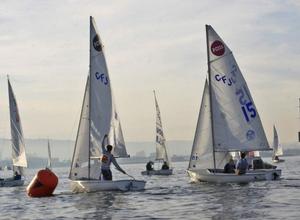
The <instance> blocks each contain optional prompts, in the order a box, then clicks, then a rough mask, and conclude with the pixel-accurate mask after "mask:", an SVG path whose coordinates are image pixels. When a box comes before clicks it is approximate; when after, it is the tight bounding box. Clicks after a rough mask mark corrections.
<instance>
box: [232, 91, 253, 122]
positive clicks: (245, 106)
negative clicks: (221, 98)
mask: <svg viewBox="0 0 300 220" xmlns="http://www.w3.org/2000/svg"><path fill="white" fill-rule="evenodd" d="M235 94H236V95H237V96H238V97H239V102H240V104H241V109H242V112H243V115H244V118H245V120H246V121H247V122H249V121H250V117H251V118H255V117H256V115H257V114H256V110H255V107H254V105H253V103H252V102H251V100H248V99H247V96H248V95H247V92H246V91H245V88H241V89H237V90H236V92H235ZM248 98H249V97H248ZM249 99H250V98H249Z"/></svg>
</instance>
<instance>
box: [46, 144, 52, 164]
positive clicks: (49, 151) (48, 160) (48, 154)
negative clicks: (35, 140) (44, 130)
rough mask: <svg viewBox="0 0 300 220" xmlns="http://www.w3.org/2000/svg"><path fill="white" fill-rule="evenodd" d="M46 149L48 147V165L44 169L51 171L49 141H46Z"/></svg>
mask: <svg viewBox="0 0 300 220" xmlns="http://www.w3.org/2000/svg"><path fill="white" fill-rule="evenodd" d="M47 147H48V163H47V166H46V168H48V169H51V168H52V161H51V160H52V159H51V149H50V141H49V139H48V144H47Z"/></svg>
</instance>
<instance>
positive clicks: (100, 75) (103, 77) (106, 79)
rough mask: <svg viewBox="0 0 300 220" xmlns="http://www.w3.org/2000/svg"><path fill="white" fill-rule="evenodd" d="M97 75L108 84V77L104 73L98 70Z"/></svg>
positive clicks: (98, 78)
mask: <svg viewBox="0 0 300 220" xmlns="http://www.w3.org/2000/svg"><path fill="white" fill-rule="evenodd" d="M95 77H96V79H97V80H100V81H101V82H102V83H103V84H104V85H107V84H108V77H107V76H105V74H104V73H98V72H96V73H95Z"/></svg>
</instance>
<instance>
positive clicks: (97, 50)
mask: <svg viewBox="0 0 300 220" xmlns="http://www.w3.org/2000/svg"><path fill="white" fill-rule="evenodd" d="M106 134H108V135H109V143H110V144H112V145H113V147H114V153H115V154H116V156H119V157H125V156H126V157H127V156H128V155H127V153H126V149H125V143H124V138H123V134H122V130H121V124H120V120H119V117H118V114H117V111H116V107H115V104H114V101H113V96H112V89H111V82H110V79H109V74H108V69H107V66H106V61H105V56H104V52H103V45H102V42H101V39H100V36H99V34H98V32H97V29H96V25H95V21H94V19H93V18H92V17H90V72H89V77H88V80H87V86H86V90H85V96H84V101H83V106H82V111H81V117H80V122H79V128H78V133H77V140H76V144H75V150H74V155H73V160H72V167H71V172H70V179H73V180H74V179H83V178H88V179H98V178H99V175H100V171H101V170H100V169H101V166H100V162H99V160H98V158H100V156H101V150H100V149H101V144H102V140H103V138H104V136H105V135H106Z"/></svg>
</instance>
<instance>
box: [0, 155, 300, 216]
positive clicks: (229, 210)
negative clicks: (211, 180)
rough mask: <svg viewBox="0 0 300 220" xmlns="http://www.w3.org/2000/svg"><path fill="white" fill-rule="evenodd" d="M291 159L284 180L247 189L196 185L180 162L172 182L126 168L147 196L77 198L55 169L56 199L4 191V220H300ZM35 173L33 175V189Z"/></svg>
mask: <svg viewBox="0 0 300 220" xmlns="http://www.w3.org/2000/svg"><path fill="white" fill-rule="evenodd" d="M285 159H286V162H284V163H281V164H279V165H278V166H279V167H280V168H282V169H283V176H282V177H283V179H281V180H279V181H271V182H267V181H264V182H256V183H250V184H244V185H239V184H222V185H214V184H207V183H197V184H191V183H189V179H188V177H187V175H186V172H185V169H186V167H187V162H180V163H174V164H173V166H174V167H175V170H174V171H175V175H172V176H169V177H163V176H152V177H143V176H141V175H140V171H141V170H142V169H144V164H130V165H123V167H124V168H125V169H126V170H127V172H128V173H130V174H133V175H134V176H136V177H137V178H139V179H146V180H147V185H146V190H145V191H142V192H125V193H123V192H98V193H81V194H72V193H71V192H70V188H69V180H68V179H67V175H68V171H69V170H68V168H60V169H54V172H55V173H56V174H57V175H58V176H59V185H58V187H57V189H56V191H55V196H53V197H48V198H30V197H28V196H27V195H26V193H25V187H15V188H0V196H1V205H0V213H1V215H0V219H128V218H136V219H283V218H285V219H299V215H300V160H299V159H300V157H298V156H297V157H296V156H295V157H286V158H285ZM35 173H36V170H30V169H28V170H27V174H28V178H27V184H28V181H30V180H31V178H32V177H33V175H34V174H35ZM1 174H3V172H2V173H1ZM114 175H115V177H116V178H117V177H118V178H121V177H123V176H122V174H118V173H117V172H114ZM1 176H2V175H1ZM123 178H124V177H123Z"/></svg>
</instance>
